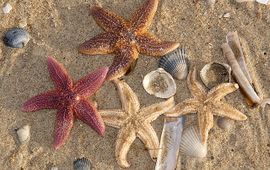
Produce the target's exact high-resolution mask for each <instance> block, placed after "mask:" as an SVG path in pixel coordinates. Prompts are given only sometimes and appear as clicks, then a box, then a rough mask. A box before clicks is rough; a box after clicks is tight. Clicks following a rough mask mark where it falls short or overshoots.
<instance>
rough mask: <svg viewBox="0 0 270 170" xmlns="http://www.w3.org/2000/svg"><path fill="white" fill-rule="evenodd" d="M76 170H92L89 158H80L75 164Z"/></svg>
mask: <svg viewBox="0 0 270 170" xmlns="http://www.w3.org/2000/svg"><path fill="white" fill-rule="evenodd" d="M73 167H74V170H91V169H92V166H91V162H90V161H89V160H88V159H87V158H84V157H83V158H79V159H77V160H75V161H74V162H73Z"/></svg>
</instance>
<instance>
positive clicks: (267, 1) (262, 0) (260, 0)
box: [256, 0, 270, 5]
mask: <svg viewBox="0 0 270 170" xmlns="http://www.w3.org/2000/svg"><path fill="white" fill-rule="evenodd" d="M256 2H258V3H261V4H264V5H268V4H270V0H256Z"/></svg>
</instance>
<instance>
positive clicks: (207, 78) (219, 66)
mask: <svg viewBox="0 0 270 170" xmlns="http://www.w3.org/2000/svg"><path fill="white" fill-rule="evenodd" d="M200 77H201V80H202V82H203V83H204V85H205V86H206V87H208V88H209V89H211V88H213V87H215V86H217V85H219V84H221V83H228V82H231V67H230V66H229V65H228V64H224V63H219V62H211V63H208V64H206V65H205V66H204V67H203V68H202V70H201V71H200Z"/></svg>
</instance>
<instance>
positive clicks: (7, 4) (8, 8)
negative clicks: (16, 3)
mask: <svg viewBox="0 0 270 170" xmlns="http://www.w3.org/2000/svg"><path fill="white" fill-rule="evenodd" d="M2 10H3V12H4V14H8V13H9V12H10V11H11V10H12V6H11V5H10V4H9V3H5V4H4V6H3V8H2Z"/></svg>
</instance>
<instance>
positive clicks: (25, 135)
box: [16, 125, 30, 144]
mask: <svg viewBox="0 0 270 170" xmlns="http://www.w3.org/2000/svg"><path fill="white" fill-rule="evenodd" d="M16 132H17V135H18V139H19V141H20V143H21V144H24V143H27V142H28V141H29V140H30V126H29V125H25V126H23V127H22V128H19V129H17V130H16Z"/></svg>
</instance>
